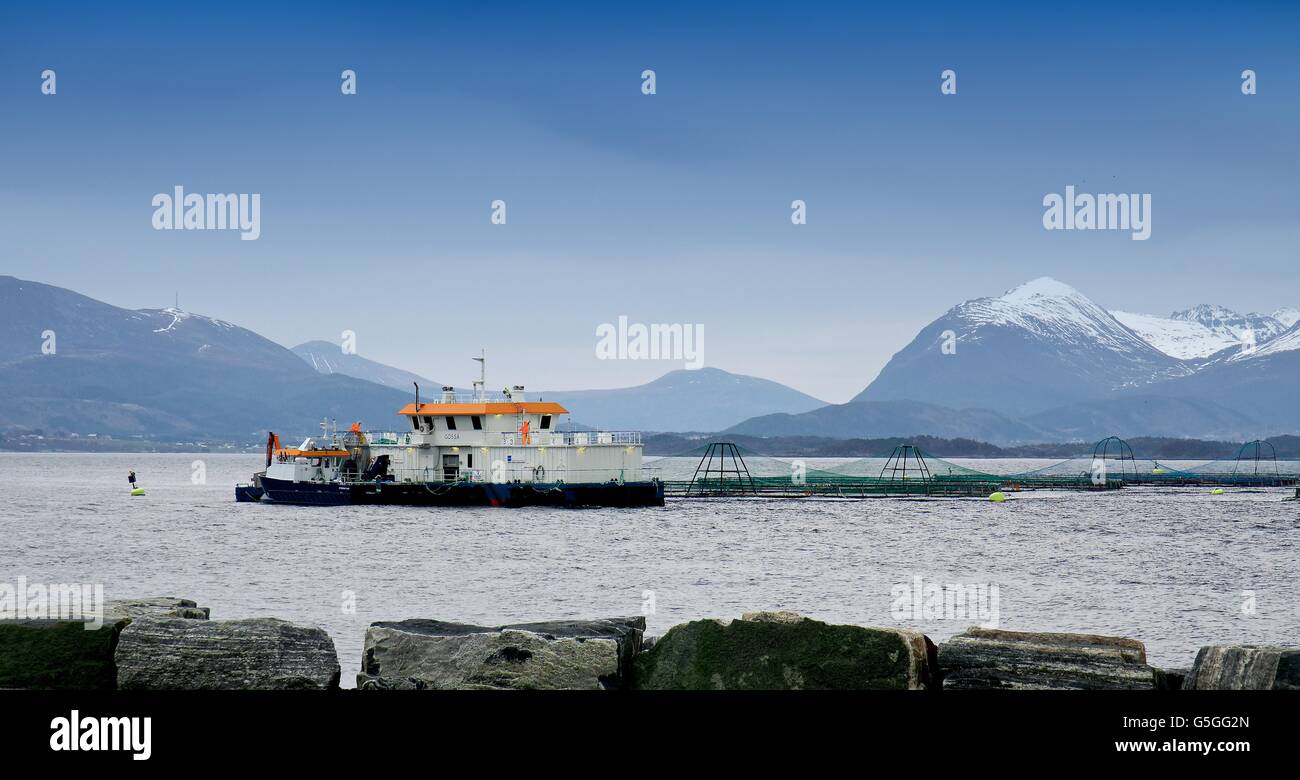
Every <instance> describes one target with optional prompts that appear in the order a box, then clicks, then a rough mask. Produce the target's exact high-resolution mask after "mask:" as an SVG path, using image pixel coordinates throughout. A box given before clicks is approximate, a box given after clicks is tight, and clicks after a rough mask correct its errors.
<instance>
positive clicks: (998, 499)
mask: <svg viewBox="0 0 1300 780" xmlns="http://www.w3.org/2000/svg"><path fill="white" fill-rule="evenodd" d="M989 500H990V501H992V502H993V503H995V504H1001V503H1002V502H1003V501H1006V500H1007V494H1006V493H1003V492H1002V491H1001V490H999V491H998V492H996V493H993V494H992V495H990V496H989Z"/></svg>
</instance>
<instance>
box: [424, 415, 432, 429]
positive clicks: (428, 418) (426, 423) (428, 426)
mask: <svg viewBox="0 0 1300 780" xmlns="http://www.w3.org/2000/svg"><path fill="white" fill-rule="evenodd" d="M424 427H425V429H426V430H430V431H432V430H433V417H432V416H426V417H425V418H424Z"/></svg>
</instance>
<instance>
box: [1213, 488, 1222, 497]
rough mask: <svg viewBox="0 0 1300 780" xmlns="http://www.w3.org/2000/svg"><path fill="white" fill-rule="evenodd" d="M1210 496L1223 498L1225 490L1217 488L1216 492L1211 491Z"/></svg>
mask: <svg viewBox="0 0 1300 780" xmlns="http://www.w3.org/2000/svg"><path fill="white" fill-rule="evenodd" d="M1210 495H1212V496H1221V495H1223V488H1215V489H1214V490H1211V491H1210Z"/></svg>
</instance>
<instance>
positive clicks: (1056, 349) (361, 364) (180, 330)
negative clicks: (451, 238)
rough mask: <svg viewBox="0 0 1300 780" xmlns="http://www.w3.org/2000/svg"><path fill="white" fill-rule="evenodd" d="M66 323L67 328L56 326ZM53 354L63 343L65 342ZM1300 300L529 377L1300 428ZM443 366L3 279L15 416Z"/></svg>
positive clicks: (653, 411) (371, 400)
mask: <svg viewBox="0 0 1300 780" xmlns="http://www.w3.org/2000/svg"><path fill="white" fill-rule="evenodd" d="M47 335H48V336H49V338H47ZM47 353H51V354H47ZM1297 380H1300V311H1298V310H1296V309H1294V308H1287V309H1280V310H1278V311H1275V312H1273V313H1271V314H1254V313H1252V314H1246V315H1241V314H1238V313H1236V312H1233V311H1231V310H1228V309H1225V308H1223V307H1219V306H1213V305H1208V304H1206V305H1198V306H1194V307H1191V308H1189V309H1186V310H1183V311H1179V312H1175V313H1173V314H1171V315H1169V316H1156V315H1148V314H1135V313H1130V312H1122V311H1108V310H1106V309H1104V308H1103V307H1102V306H1100V305H1098V304H1096V303H1094V302H1093V301H1092V300H1090V299H1089V298H1088V297H1087V296H1085V295H1084V294H1083V293H1081V292H1079V291H1077V290H1075V289H1073V288H1071V287H1069V286H1068V285H1065V284H1062V283H1061V282H1058V281H1055V280H1053V279H1050V278H1046V277H1044V278H1041V279H1036V280H1033V281H1031V282H1029V283H1027V284H1023V285H1021V286H1019V287H1016V288H1014V289H1012V290H1010V291H1008V292H1007V293H1005V294H1003V295H1001V296H997V297H990V298H980V299H975V300H971V301H967V302H964V303H961V304H958V305H957V306H954V307H953V308H952V309H950V310H948V311H947V312H946V313H945V314H944V315H942V316H941V317H939V318H938V319H936V320H935V321H934V322H932V323H930V324H929V325H927V326H926V327H924V328H923V329H922V330H921V332H920V333H919V334H918V335H917V336H916V338H915V339H913V340H912V342H911V343H909V344H907V345H906V346H905V347H903V349H901V350H900V351H899V352H898V353H897V354H895V355H894V356H893V358H892V359H891V360H890V361H889V363H888V364H887V365H886V366H885V367H884V369H882V370H881V372H880V374H879V376H878V377H877V378H876V379H875V380H874V381H873V382H871V383H870V384H869V385H868V386H867V387H866V388H865V389H864V390H863V391H862V392H861V393H859V394H858V395H857V396H856V397H855V398H854V399H853V400H852V401H851V402H849V403H846V404H826V403H824V402H822V401H820V400H818V399H816V398H814V397H812V396H809V395H807V394H805V393H801V392H799V391H797V390H794V389H793V388H790V387H787V386H785V385H782V384H779V383H777V382H773V381H770V380H767V379H762V378H759V377H752V376H744V375H740V374H733V373H730V372H726V371H722V370H720V369H716V368H704V369H699V370H693V371H688V370H677V371H671V372H669V373H667V374H665V375H663V376H662V377H660V378H658V379H656V380H654V381H652V382H649V383H647V384H644V385H639V386H635V387H626V388H617V389H607V390H555V391H541V392H534V391H530V393H529V397H530V398H538V397H543V398H545V399H546V400H554V401H559V402H561V403H563V404H564V405H565V406H566V407H568V408H569V410H570V412H571V415H570V416H571V419H572V422H573V423H576V424H579V425H588V426H596V427H602V428H612V429H632V430H646V431H655V430H658V431H679V432H685V431H697V432H711V431H725V432H727V433H730V434H732V435H736V436H821V437H832V438H855V437H857V438H862V437H884V436H915V435H922V434H925V435H931V436H940V437H947V438H966V439H977V440H981V441H987V442H995V443H1022V442H1035V441H1063V440H1088V439H1095V438H1100V437H1102V436H1106V435H1110V434H1112V433H1118V434H1120V435H1125V436H1165V437H1200V438H1214V439H1236V440H1242V439H1249V438H1257V437H1262V436H1266V435H1273V434H1282V433H1290V432H1295V431H1298V430H1300V407H1298V406H1297V404H1296V403H1295V401H1294V395H1295V392H1294V388H1295V387H1296V386H1297ZM412 382H419V383H420V385H421V388H422V389H424V388H428V391H429V392H430V394H432V393H433V392H436V391H437V389H438V388H440V387H441V383H439V382H436V381H434V380H431V379H428V378H426V377H422V376H420V375H418V374H414V373H412V372H410V371H406V370H403V369H400V368H394V367H392V366H387V365H384V364H382V363H378V362H376V361H372V360H368V359H366V358H363V357H361V356H359V355H355V354H344V352H343V350H341V349H340V348H339V347H338V345H336V344H331V343H329V342H326V341H310V342H307V343H304V344H299V345H298V346H296V347H294V348H292V349H287V348H285V347H283V346H281V345H279V344H276V343H274V342H272V341H270V340H268V339H266V338H263V337H262V336H259V335H258V334H256V333H253V332H252V331H249V330H247V329H244V328H241V327H239V326H237V325H235V324H232V323H229V322H223V321H221V320H217V319H213V318H209V317H204V316H202V315H198V314H194V313H190V312H185V311H181V310H179V309H144V310H131V309H123V308H119V307H115V306H112V305H110V304H107V303H102V302H100V301H96V300H94V299H91V298H88V297H86V296H84V295H80V294H78V293H75V292H72V291H69V290H64V289H62V288H58V287H52V286H49V285H44V284H39V283H36V282H29V281H23V280H19V279H15V278H13V277H0V393H3V395H4V398H5V402H4V403H3V404H0V431H3V430H11V431H12V430H32V429H37V428H39V429H50V430H62V431H99V432H104V433H113V434H140V433H149V434H154V435H160V436H195V437H200V436H202V437H220V436H230V437H253V436H258V435H260V434H261V433H262V432H264V431H266V430H268V429H276V430H278V431H283V432H291V433H292V434H294V435H296V434H300V433H310V432H312V431H314V430H315V426H316V425H317V424H318V423H319V421H320V419H321V418H322V417H325V416H328V417H334V418H337V419H339V420H340V421H344V420H354V419H361V420H364V421H366V422H367V424H370V425H375V426H384V425H387V424H390V422H391V421H392V419H393V413H394V411H395V410H396V409H397V408H398V407H400V406H401V405H402V404H404V403H408V402H409V400H410V398H411V392H412V389H413V388H412V387H411V383H412Z"/></svg>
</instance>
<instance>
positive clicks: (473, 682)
mask: <svg viewBox="0 0 1300 780" xmlns="http://www.w3.org/2000/svg"><path fill="white" fill-rule="evenodd" d="M644 632H645V618H643V617H633V618H613V619H607V620H558V621H551V622H542V623H517V624H512V625H506V626H496V627H485V626H475V625H468V624H464V623H449V622H444V621H440V620H422V619H414V620H403V621H400V622H386V623H374V624H372V625H371V626H370V628H369V629H368V630H367V631H366V638H365V646H364V650H363V653H362V662H361V663H362V669H361V672H360V674H358V675H357V687H358V688H360V689H362V690H392V689H405V690H439V689H444V690H445V689H462V690H463V689H589V690H609V689H619V688H624V687H627V682H628V677H629V672H630V669H631V664H632V660H633V658H634V657H636V655H637V654H638V653H639V652H640V650H641V640H642V635H643V633H644Z"/></svg>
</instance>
